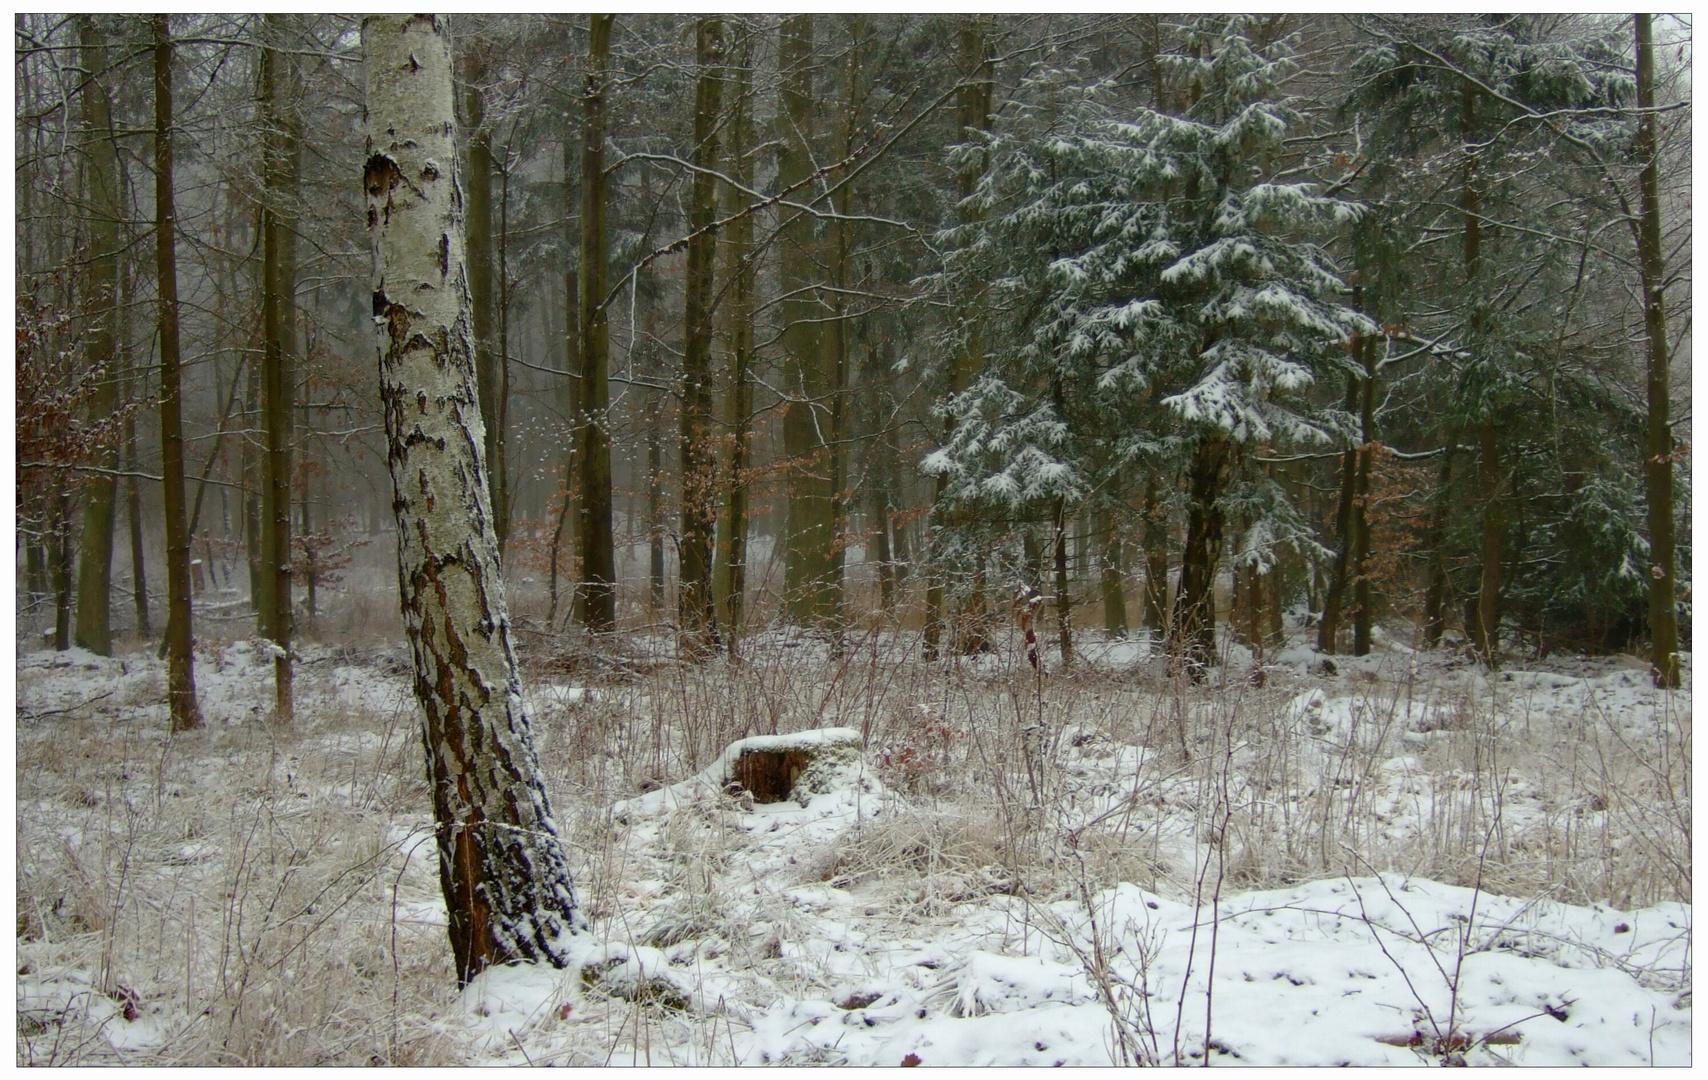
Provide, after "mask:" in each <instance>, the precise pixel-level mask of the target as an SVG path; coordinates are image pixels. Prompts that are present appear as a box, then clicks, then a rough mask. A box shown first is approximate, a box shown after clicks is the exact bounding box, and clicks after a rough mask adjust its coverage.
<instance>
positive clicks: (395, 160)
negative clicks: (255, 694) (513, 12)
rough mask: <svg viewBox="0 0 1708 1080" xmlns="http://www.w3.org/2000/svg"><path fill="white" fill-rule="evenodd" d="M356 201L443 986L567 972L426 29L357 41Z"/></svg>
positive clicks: (444, 80)
mask: <svg viewBox="0 0 1708 1080" xmlns="http://www.w3.org/2000/svg"><path fill="white" fill-rule="evenodd" d="M362 40H363V48H364V53H365V57H364V60H365V67H366V76H367V102H368V116H369V130H368V159H367V167H366V169H365V170H364V177H363V185H364V188H365V191H366V196H367V203H368V220H369V222H370V231H371V233H372V238H373V247H374V295H373V311H374V321H375V324H376V332H377V346H378V352H379V368H380V399H381V404H382V407H383V411H384V413H385V424H386V440H387V447H388V450H387V461H388V465H389V466H390V470H391V476H392V488H393V492H394V495H395V497H394V501H393V504H392V505H393V509H394V510H395V512H396V515H397V526H398V528H397V535H398V588H399V593H400V598H401V602H402V610H403V620H404V625H405V628H406V630H407V631H408V634H409V640H410V647H411V650H412V652H413V654H414V661H415V694H416V698H417V699H418V700H419V701H420V703H421V709H422V729H421V731H422V741H423V745H424V747H425V749H426V753H427V777H428V783H429V785H430V787H431V789H432V793H433V812H434V821H435V823H436V834H437V840H438V849H439V880H440V885H441V887H442V889H443V891H444V895H445V904H446V908H447V910H448V912H449V923H450V925H449V932H450V938H451V948H452V951H453V952H454V953H455V956H456V964H457V977H458V980H459V982H460V983H467V982H468V980H469V979H471V978H473V977H474V976H475V975H477V974H479V973H480V972H481V971H482V970H484V969H485V968H487V967H489V966H491V965H493V964H501V963H505V962H507V961H510V960H544V961H546V962H549V963H551V964H553V965H554V966H558V967H562V966H564V965H565V964H566V963H567V955H566V953H565V951H564V948H563V945H562V943H561V941H560V940H559V938H560V935H563V934H566V933H574V932H575V931H576V930H577V929H579V928H580V927H581V926H582V925H583V923H582V920H581V918H580V916H579V914H578V912H577V909H576V899H575V892H574V887H573V884H572V882H571V880H570V874H569V866H568V863H567V860H566V859H565V856H564V852H563V847H562V844H561V841H560V840H559V828H558V825H557V822H556V820H555V819H554V818H553V816H552V812H551V806H550V803H549V801H548V799H547V797H546V792H545V788H544V786H543V784H542V782H541V779H540V769H539V762H538V760H537V758H536V756H535V752H534V744H533V738H532V734H531V732H530V729H529V725H528V717H527V715H526V713H525V712H524V710H523V706H522V693H521V679H520V676H519V674H518V672H517V667H516V656H515V651H514V649H513V647H512V644H511V637H510V617H509V611H508V607H507V605H506V602H505V594H504V582H503V578H502V576H501V575H500V573H499V567H498V548H497V537H496V532H495V529H494V520H493V514H492V502H491V495H490V491H489V489H488V484H487V475H486V460H485V446H484V437H485V426H484V425H483V424H482V422H481V415H480V406H479V399H478V394H477V391H476V388H475V371H474V345H473V334H472V330H471V313H470V297H469V286H468V274H467V268H466V265H465V261H464V249H463V218H462V211H463V208H462V197H461V193H460V190H459V188H458V181H457V160H456V153H455V141H454V123H453V121H452V115H453V114H452V88H451V67H450V63H451V61H450V48H449V42H448V40H447V36H446V30H445V25H444V23H443V22H441V21H440V20H439V19H438V18H437V17H435V16H412V17H409V16H402V15H377V16H370V17H368V18H367V19H365V20H364V21H363V24H362Z"/></svg>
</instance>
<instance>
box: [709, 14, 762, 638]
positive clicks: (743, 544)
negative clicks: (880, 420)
mask: <svg viewBox="0 0 1708 1080" xmlns="http://www.w3.org/2000/svg"><path fill="white" fill-rule="evenodd" d="M740 50H741V51H740V53H739V54H738V56H737V57H736V61H735V80H736V82H735V100H734V102H732V105H733V113H734V115H733V116H732V117H731V119H730V148H729V158H730V163H729V168H730V173H731V175H732V176H733V177H734V178H735V182H736V183H737V184H739V185H741V187H742V188H743V189H745V190H748V191H751V190H752V189H753V158H752V147H753V35H752V34H751V33H743V34H742V35H741V46H740ZM734 197H735V198H737V199H745V198H747V196H746V195H743V194H739V193H738V194H736V195H735V196H734ZM726 236H727V239H728V243H729V254H730V263H731V273H732V280H731V282H730V309H729V310H730V320H729V326H730V331H729V335H730V346H729V394H728V397H727V398H726V399H725V406H726V409H727V410H728V417H727V419H728V424H729V431H730V449H729V475H728V476H727V477H726V480H725V483H726V485H727V491H728V500H729V503H728V511H727V514H726V516H725V518H724V523H723V531H724V536H723V539H722V541H721V542H720V544H719V545H718V546H719V548H720V549H721V550H722V551H723V552H724V562H723V566H722V568H721V569H722V572H721V574H720V575H719V577H720V580H719V582H718V594H719V595H720V596H721V597H722V599H723V624H724V629H725V631H726V632H727V634H728V643H729V650H730V655H731V656H732V657H733V656H735V655H736V650H737V649H738V648H739V647H740V646H739V644H738V643H739V641H740V639H741V633H742V630H743V628H744V623H745V613H746V593H747V483H748V478H747V470H748V467H749V466H748V461H749V458H750V456H751V454H752V438H753V435H752V430H753V375H752V371H753V314H754V305H755V297H756V295H757V289H756V277H757V274H756V266H757V264H756V261H755V255H756V252H755V251H754V249H753V215H752V214H743V215H741V217H739V218H738V219H736V220H735V221H734V222H732V223H731V224H730V227H729V229H728V230H727V231H726Z"/></svg>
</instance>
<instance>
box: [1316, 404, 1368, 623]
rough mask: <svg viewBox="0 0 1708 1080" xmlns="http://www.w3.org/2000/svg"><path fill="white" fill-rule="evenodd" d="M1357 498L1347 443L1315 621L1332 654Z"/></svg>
mask: <svg viewBox="0 0 1708 1080" xmlns="http://www.w3.org/2000/svg"><path fill="white" fill-rule="evenodd" d="M1359 382H1360V380H1359V378H1358V376H1356V375H1354V374H1352V373H1351V372H1350V371H1349V372H1347V373H1346V411H1347V412H1352V411H1353V410H1355V409H1357V408H1358V402H1359V393H1358V390H1359V387H1358V384H1359ZM1357 499H1358V447H1356V446H1348V447H1347V448H1346V450H1345V451H1343V452H1342V453H1341V455H1340V502H1339V504H1338V505H1337V507H1336V508H1335V515H1334V531H1335V541H1336V543H1335V546H1334V547H1335V550H1334V574H1333V576H1332V577H1330V578H1329V582H1328V592H1327V595H1325V596H1324V597H1323V613H1322V620H1321V621H1320V622H1318V623H1317V649H1318V651H1320V652H1325V653H1328V654H1330V655H1333V654H1334V653H1335V652H1336V651H1337V650H1338V649H1339V639H1340V619H1341V615H1342V614H1343V613H1344V609H1345V606H1346V589H1347V585H1348V583H1349V579H1350V578H1351V576H1352V549H1353V547H1354V546H1355V543H1356V541H1355V540H1354V539H1353V532H1354V530H1355V529H1356V527H1357V525H1356V520H1355V507H1354V504H1355V503H1356V502H1357Z"/></svg>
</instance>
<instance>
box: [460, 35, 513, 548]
mask: <svg viewBox="0 0 1708 1080" xmlns="http://www.w3.org/2000/svg"><path fill="white" fill-rule="evenodd" d="M485 61H486V51H485V46H484V45H475V46H473V47H472V48H470V49H468V50H467V63H466V64H465V66H464V76H463V117H464V129H465V130H466V131H467V132H468V165H469V167H468V180H467V186H468V192H467V207H468V265H469V295H470V298H471V300H472V301H473V304H474V354H475V382H476V384H477V385H478V386H479V388H480V418H481V421H482V422H483V423H484V424H485V425H486V462H487V467H488V469H490V470H491V477H492V506H493V510H494V512H495V513H496V514H497V515H498V516H497V517H496V518H495V519H494V524H495V526H496V528H497V530H498V555H499V558H500V559H501V560H502V559H503V557H504V542H505V540H506V539H507V538H508V537H509V533H510V522H509V516H508V514H506V513H505V510H506V508H507V507H508V506H509V503H508V501H507V494H506V487H507V483H506V475H505V462H504V423H503V420H502V419H501V418H500V415H499V414H500V412H501V411H502V406H501V404H500V402H499V389H500V384H501V383H502V382H503V381H504V380H503V378H502V376H501V374H500V371H499V369H500V365H501V362H502V361H501V357H500V356H499V349H498V338H497V335H496V334H495V333H494V330H493V327H494V326H495V324H496V322H497V318H496V315H497V300H496V298H495V297H496V292H497V290H496V289H495V288H494V285H493V274H494V270H493V267H494V259H493V231H492V130H491V128H490V127H488V126H487V122H486V89H485V87H484V86H482V85H481V84H482V83H483V82H484V81H485V79H486V62H485Z"/></svg>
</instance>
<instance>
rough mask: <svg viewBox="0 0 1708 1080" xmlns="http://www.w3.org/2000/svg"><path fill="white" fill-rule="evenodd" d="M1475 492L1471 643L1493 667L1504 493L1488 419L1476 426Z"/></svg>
mask: <svg viewBox="0 0 1708 1080" xmlns="http://www.w3.org/2000/svg"><path fill="white" fill-rule="evenodd" d="M1478 444H1479V453H1480V457H1479V460H1478V462H1477V486H1478V495H1479V497H1480V499H1481V501H1482V504H1483V568H1482V574H1481V575H1480V576H1479V579H1478V582H1477V605H1476V615H1477V618H1476V623H1475V626H1474V629H1473V630H1472V634H1471V641H1472V644H1474V645H1475V646H1476V649H1477V652H1478V653H1479V654H1481V655H1482V657H1483V659H1484V661H1485V662H1486V663H1487V664H1488V665H1489V666H1490V667H1494V666H1495V663H1496V662H1497V660H1498V658H1499V655H1498V654H1499V653H1500V562H1501V551H1502V546H1503V545H1502V541H1503V540H1504V538H1505V536H1506V503H1505V499H1504V495H1505V493H1504V492H1503V491H1502V490H1501V488H1502V485H1501V461H1500V433H1499V431H1498V430H1497V429H1496V428H1495V425H1494V423H1493V422H1492V421H1487V420H1485V421H1484V422H1483V423H1482V425H1481V426H1480V427H1479V428H1478Z"/></svg>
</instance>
